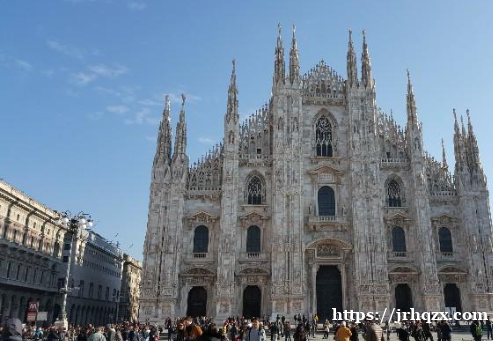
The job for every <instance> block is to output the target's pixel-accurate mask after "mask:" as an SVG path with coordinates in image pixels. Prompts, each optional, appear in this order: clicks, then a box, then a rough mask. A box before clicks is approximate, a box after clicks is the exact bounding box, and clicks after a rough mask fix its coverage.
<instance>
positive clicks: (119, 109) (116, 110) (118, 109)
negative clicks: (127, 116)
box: [106, 105, 128, 115]
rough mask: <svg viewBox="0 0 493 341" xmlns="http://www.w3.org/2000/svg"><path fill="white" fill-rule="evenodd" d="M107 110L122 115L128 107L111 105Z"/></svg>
mask: <svg viewBox="0 0 493 341" xmlns="http://www.w3.org/2000/svg"><path fill="white" fill-rule="evenodd" d="M106 111H108V112H111V113H114V114H119V115H121V114H124V113H126V112H127V111H128V108H127V107H126V106H124V105H110V106H107V107H106Z"/></svg>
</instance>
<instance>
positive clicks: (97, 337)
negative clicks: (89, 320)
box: [87, 327, 106, 341]
mask: <svg viewBox="0 0 493 341" xmlns="http://www.w3.org/2000/svg"><path fill="white" fill-rule="evenodd" d="M87 341H106V338H105V337H104V334H103V327H97V328H96V332H95V333H93V334H91V336H89V339H87Z"/></svg>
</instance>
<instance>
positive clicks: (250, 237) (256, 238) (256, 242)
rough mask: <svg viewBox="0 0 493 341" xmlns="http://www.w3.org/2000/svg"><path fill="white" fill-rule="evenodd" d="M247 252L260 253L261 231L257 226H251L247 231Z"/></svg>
mask: <svg viewBox="0 0 493 341" xmlns="http://www.w3.org/2000/svg"><path fill="white" fill-rule="evenodd" d="M246 251H247V252H260V229H259V228H258V227H257V226H250V227H249V228H248V230H247V244H246Z"/></svg>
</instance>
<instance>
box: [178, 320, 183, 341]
mask: <svg viewBox="0 0 493 341" xmlns="http://www.w3.org/2000/svg"><path fill="white" fill-rule="evenodd" d="M184 340H185V326H184V324H183V322H182V321H178V323H177V324H176V341H184Z"/></svg>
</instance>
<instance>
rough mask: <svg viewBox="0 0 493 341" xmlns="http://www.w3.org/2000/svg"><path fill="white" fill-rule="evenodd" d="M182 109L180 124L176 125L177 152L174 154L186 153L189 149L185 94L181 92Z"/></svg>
mask: <svg viewBox="0 0 493 341" xmlns="http://www.w3.org/2000/svg"><path fill="white" fill-rule="evenodd" d="M181 99H182V103H181V110H180V118H179V120H178V124H177V125H176V136H175V152H174V156H177V155H178V154H186V149H187V123H186V121H185V100H186V97H185V94H181Z"/></svg>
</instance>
